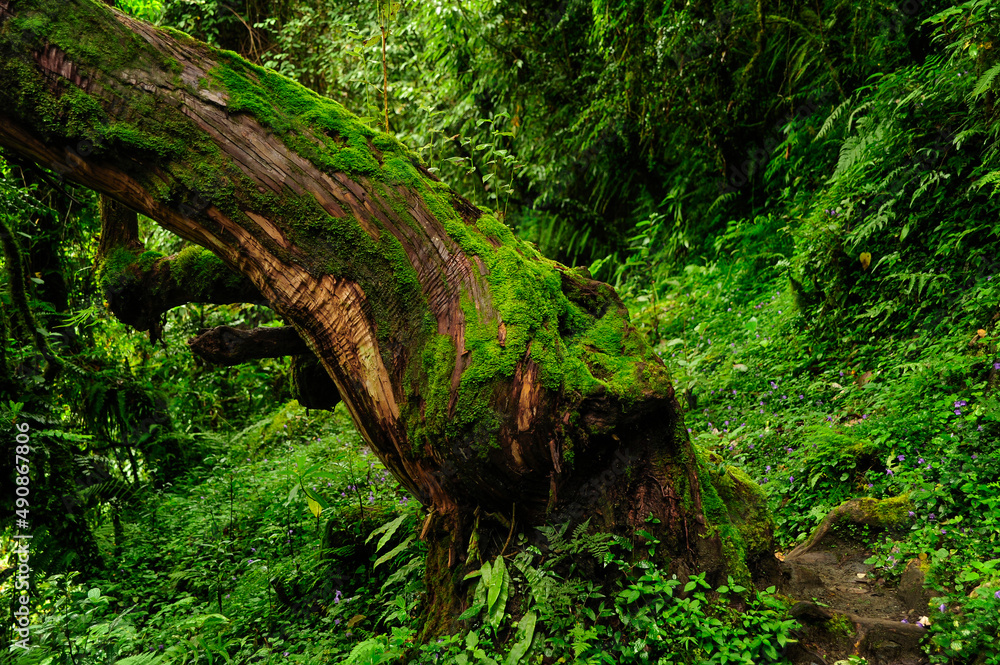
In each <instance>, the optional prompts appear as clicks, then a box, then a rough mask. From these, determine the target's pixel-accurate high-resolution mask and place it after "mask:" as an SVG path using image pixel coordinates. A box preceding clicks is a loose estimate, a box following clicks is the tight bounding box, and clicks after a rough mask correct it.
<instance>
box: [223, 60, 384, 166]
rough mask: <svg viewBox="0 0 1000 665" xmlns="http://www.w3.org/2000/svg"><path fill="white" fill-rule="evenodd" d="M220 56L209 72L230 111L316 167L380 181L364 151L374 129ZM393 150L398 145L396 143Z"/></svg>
mask: <svg viewBox="0 0 1000 665" xmlns="http://www.w3.org/2000/svg"><path fill="white" fill-rule="evenodd" d="M219 54H220V55H221V56H222V59H221V61H220V64H219V66H218V67H216V68H214V69H213V70H212V71H211V72H209V74H210V76H211V77H212V78H213V80H214V81H215V82H216V83H217V84H218V85H220V86H221V87H222V88H223V89H225V91H226V92H227V94H228V96H229V101H228V107H229V112H230V113H247V114H250V115H252V116H253V117H254V118H255V119H256V120H257V121H258V122H260V123H261V124H262V125H263V126H265V127H267V128H268V129H270V130H272V131H273V132H274V133H275V134H277V135H278V136H279V137H281V139H282V140H283V141H284V142H285V144H286V145H287V146H288V147H289V148H290V149H292V150H294V151H295V152H297V153H298V154H300V155H302V156H303V157H305V158H307V159H309V160H310V161H311V162H312V163H313V164H314V165H315V166H316V167H317V168H319V169H322V170H324V171H327V172H330V173H334V172H343V173H348V174H350V175H352V176H368V177H372V178H377V177H380V174H381V167H380V165H379V162H378V160H377V159H376V158H375V156H374V155H373V154H372V151H371V149H370V148H369V142H370V141H371V140H372V139H373V138H374V137H375V135H376V133H375V130H373V129H371V128H370V127H367V126H366V125H364V124H362V123H361V122H360V121H359V120H358V118H357V116H355V115H354V114H352V113H350V112H349V111H348V110H347V109H345V108H344V107H343V106H341V105H340V104H338V103H337V102H334V101H333V100H331V99H327V98H325V97H321V96H320V95H317V94H316V93H314V92H313V91H311V90H309V89H308V88H306V87H304V86H302V85H300V84H298V83H295V82H294V81H292V80H290V79H288V78H285V77H284V76H281V75H280V74H277V73H276V72H273V71H271V70H268V69H264V68H263V67H258V66H256V65H252V64H250V63H249V62H247V61H246V60H243V59H242V58H240V57H239V56H237V55H236V54H233V53H227V52H220V53H219ZM308 130H314V131H308ZM383 144H384V141H383ZM392 149H393V150H398V149H401V146H399V145H398V142H397V143H396V144H393V147H392Z"/></svg>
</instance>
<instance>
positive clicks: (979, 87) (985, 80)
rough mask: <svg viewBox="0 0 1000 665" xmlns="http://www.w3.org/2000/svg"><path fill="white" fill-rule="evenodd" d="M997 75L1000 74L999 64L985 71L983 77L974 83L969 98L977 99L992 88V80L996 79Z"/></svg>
mask: <svg viewBox="0 0 1000 665" xmlns="http://www.w3.org/2000/svg"><path fill="white" fill-rule="evenodd" d="M997 74H1000V62H998V63H997V64H995V65H993V66H992V67H990V68H989V69H987V70H986V71H985V72H984V73H983V75H982V76H980V77H979V80H978V81H976V87H975V88H973V89H972V93H971V94H970V95H969V98H970V99H978V98H979V97H981V96H982V95H983V93H985V92H986V91H987V90H989V89H990V87H992V85H993V79H995V78H996V77H997Z"/></svg>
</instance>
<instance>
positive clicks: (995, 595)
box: [993, 589, 1000, 600]
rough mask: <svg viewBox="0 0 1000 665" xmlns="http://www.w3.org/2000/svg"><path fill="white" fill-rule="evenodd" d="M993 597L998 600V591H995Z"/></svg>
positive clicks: (999, 592)
mask: <svg viewBox="0 0 1000 665" xmlns="http://www.w3.org/2000/svg"><path fill="white" fill-rule="evenodd" d="M993 597H994V598H996V599H997V600H1000V589H997V590H996V591H994V592H993Z"/></svg>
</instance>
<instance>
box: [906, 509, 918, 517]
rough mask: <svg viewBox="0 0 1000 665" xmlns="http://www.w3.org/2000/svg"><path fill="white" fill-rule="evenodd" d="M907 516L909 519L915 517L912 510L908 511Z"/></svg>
mask: <svg viewBox="0 0 1000 665" xmlns="http://www.w3.org/2000/svg"><path fill="white" fill-rule="evenodd" d="M908 514H909V516H910V517H916V516H917V514H916V513H915V512H913V511H912V510H911V511H909V512H908Z"/></svg>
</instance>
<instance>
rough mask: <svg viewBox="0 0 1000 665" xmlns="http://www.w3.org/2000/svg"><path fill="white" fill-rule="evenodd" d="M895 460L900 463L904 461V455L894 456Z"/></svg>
mask: <svg viewBox="0 0 1000 665" xmlns="http://www.w3.org/2000/svg"><path fill="white" fill-rule="evenodd" d="M896 459H897V460H899V461H900V462H902V461H903V460H905V459H906V455H896Z"/></svg>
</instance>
